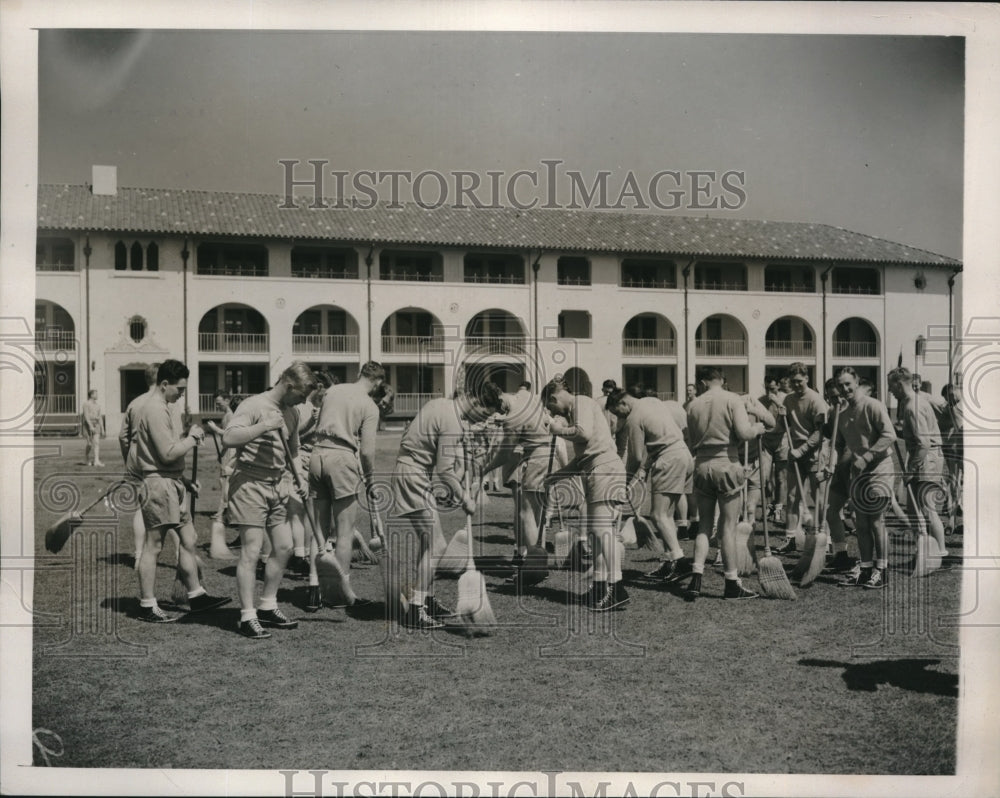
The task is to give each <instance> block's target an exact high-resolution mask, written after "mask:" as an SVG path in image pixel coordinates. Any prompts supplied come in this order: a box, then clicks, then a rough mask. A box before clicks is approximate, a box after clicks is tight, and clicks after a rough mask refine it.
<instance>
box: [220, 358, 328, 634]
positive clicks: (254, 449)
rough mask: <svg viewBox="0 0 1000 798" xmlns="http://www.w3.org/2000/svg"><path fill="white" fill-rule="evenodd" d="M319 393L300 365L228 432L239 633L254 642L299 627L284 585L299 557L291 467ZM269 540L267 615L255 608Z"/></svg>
mask: <svg viewBox="0 0 1000 798" xmlns="http://www.w3.org/2000/svg"><path fill="white" fill-rule="evenodd" d="M315 388H316V376H315V375H314V374H313V373H312V369H310V368H309V367H308V366H307V365H306V364H305V363H302V362H301V361H295V362H294V363H292V364H291V365H290V366H289V367H288V368H287V369H285V370H284V371H283V372H282V373H281V377H280V379H279V380H278V382H277V383H276V384H275V385H274V387H272V388H271V389H269V390H267V391H265V392H264V393H261V394H257V395H256V396H251V397H249V398H247V399H244V400H243V401H242V402H241V403H240V406H239V407H238V408H236V412H235V413H234V414H233V418H232V420H231V421H230V422H229V426H228V427H226V429H225V431H224V432H223V434H222V443H223V444H224V445H225V446H233V447H238V449H239V452H238V453H237V455H236V463H235V465H234V467H233V475H232V476H231V477H230V478H229V522H230V524H231V525H232V526H234V527H236V528H237V529H239V530H240V540H241V541H242V547H241V549H240V561H239V563H238V564H237V566H236V587H237V589H238V590H239V595H240V624H239V632H240V634H242V635H243V636H244V637H249V638H250V639H252V640H263V639H264V638H268V637H270V636H271V634H270V632H268V631H266V630H265V629H264V628H263V627H264V626H271V627H274V628H277V629H294V628H296V627H297V626H298V621H292V620H289V619H288V617H287V616H286V615H285V614H284V613H283V612H282V611H281V610H280V609H278V585H279V584H280V583H281V577H282V575H283V574H284V572H285V566H286V565H287V564H288V558H289V557H290V556H291V554H292V532H291V527H290V525H289V523H288V516H287V514H286V505H287V503H288V497H289V495H290V494H291V491H292V487H291V480H290V478H289V471H288V469H290V468H296V467H297V463H296V462H294V458H296V456H297V454H298V449H299V415H298V413H297V412H296V410H295V406H296V405H299V404H302V403H303V402H304V401H305V400H306V397H308V396H309V394H310V393H312V391H313V390H314V389H315ZM282 433H283V434H284V435H285V436H286V437H287V439H288V446H289V449H290V451H291V454H292V458H293V462H291V463H289V462H287V461H286V457H285V447H284V445H283V444H282V441H281V434H282ZM265 535H266V536H267V538H268V539H269V541H270V543H271V556H270V557H269V558H268V561H267V565H266V566H265V568H264V589H263V591H262V592H261V597H260V611H259V612H258V611H257V610H256V609H255V608H254V589H255V587H256V566H257V558H258V556H259V555H260V549H261V546H262V545H263V542H264V537H265Z"/></svg>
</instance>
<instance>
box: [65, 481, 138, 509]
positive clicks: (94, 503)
mask: <svg viewBox="0 0 1000 798" xmlns="http://www.w3.org/2000/svg"><path fill="white" fill-rule="evenodd" d="M125 484H128V480H125V479H119V480H118V481H117V482H112V483H111V484H110V485H108V487H107V488H105V490H104V492H103V493H102V494H101V495H100V496H98V497H97V498H96V499H94V500H93V501H92V502H91V503H90V504H88V505H87V506H86V507H84V508H83V509H82V510H78V511H77V515H79V516H80V517H81V518H82V517H83V515H84V514H85V513H88V512H90V511H91V510H93V509H94V507H96V506H97V505H98V504H100V503H101V502H102V501H104V498H105V497H106V496H107V495H108V494H109V493H111V491H113V490H114V489H115V488H117V487H118V486H120V485H125Z"/></svg>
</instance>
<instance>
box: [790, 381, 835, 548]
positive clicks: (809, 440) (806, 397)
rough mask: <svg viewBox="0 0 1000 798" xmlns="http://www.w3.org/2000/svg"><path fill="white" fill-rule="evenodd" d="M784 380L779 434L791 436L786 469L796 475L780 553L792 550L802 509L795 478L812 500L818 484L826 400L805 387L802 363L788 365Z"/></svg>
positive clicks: (793, 477) (806, 385) (804, 506)
mask: <svg viewBox="0 0 1000 798" xmlns="http://www.w3.org/2000/svg"><path fill="white" fill-rule="evenodd" d="M788 381H789V384H790V386H791V392H790V393H789V394H788V395H787V396H786V397H785V401H784V406H783V408H782V410H780V411H779V414H780V416H781V419H782V420H781V422H780V423H779V425H778V426H780V427H781V428H782V434H785V433H786V430H787V435H788V436H789V437H790V438H791V444H790V445H789V449H788V468H789V471H790V472H791V469H793V468H794V469H798V472H799V477H796V476H795V473H794V472H791V473H789V476H788V515H787V519H788V520H787V524H786V528H787V530H788V532H787V534H788V540H787V541H786V542H785V545H784V546H783V547H782V548H781V549H780V550H779V551H780V553H782V554H791V553H792V552H794V551H795V538H794V537H793V535H792V533H793V532H795V531H798V530H799V522H800V518H801V516H802V515H803V510H804V509H806V502H807V501H808V499H807V497H806V496H801V495H799V481H800V478H801V481H802V483H803V488H804V489H805V490H807V491H808V492H809V497H811V498H812V499H814V500H815V498H816V488H817V487H818V485H819V480H818V474H819V460H818V458H817V454H818V453H819V447H820V442H821V441H822V434H823V433H822V428H823V422H824V421H825V420H826V410H827V408H826V402H824V401H823V397H822V396H820V395H819V394H818V393H816V391H814V390H813V389H812V388H810V387H809V372H808V369H807V368H806V366H805V364H804V363H792V365H790V366H789V367H788Z"/></svg>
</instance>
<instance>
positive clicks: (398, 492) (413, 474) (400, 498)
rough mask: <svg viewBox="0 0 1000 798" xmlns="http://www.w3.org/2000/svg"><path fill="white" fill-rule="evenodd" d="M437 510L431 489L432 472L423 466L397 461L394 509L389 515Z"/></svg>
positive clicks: (393, 473) (393, 492) (393, 493)
mask: <svg viewBox="0 0 1000 798" xmlns="http://www.w3.org/2000/svg"><path fill="white" fill-rule="evenodd" d="M422 510H432V511H436V510H437V501H436V500H435V499H434V493H433V491H432V490H431V473H430V472H428V471H426V470H425V469H423V468H420V467H419V466H415V465H409V464H407V463H400V462H397V463H396V466H395V467H394V468H393V469H392V509H391V510H390V511H389V515H392V516H396V515H409V514H410V513H416V512H420V511H422Z"/></svg>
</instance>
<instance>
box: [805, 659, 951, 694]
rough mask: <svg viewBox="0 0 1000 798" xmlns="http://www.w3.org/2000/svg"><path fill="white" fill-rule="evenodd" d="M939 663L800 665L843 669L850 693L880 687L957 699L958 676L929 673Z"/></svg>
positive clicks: (897, 661) (829, 662)
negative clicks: (929, 667)
mask: <svg viewBox="0 0 1000 798" xmlns="http://www.w3.org/2000/svg"><path fill="white" fill-rule="evenodd" d="M940 662H941V660H939V659H883V660H876V661H874V662H838V661H836V660H828V659H800V660H799V662H798V664H799V665H805V666H806V667H813V668H843V669H844V672H843V674H842V678H843V680H844V683H845V684H846V685H847V689H848V690H860V691H863V692H867V693H873V692H875V691H876V690H877V689H878V686H879V685H880V684H887V685H891V686H892V687H899V688H900V689H902V690H911V691H913V692H915V693H932V694H934V695H939V696H944V697H945V698H958V674H954V673H940V672H938V671H930V670H927V666H929V665H937V664H939V663H940Z"/></svg>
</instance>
